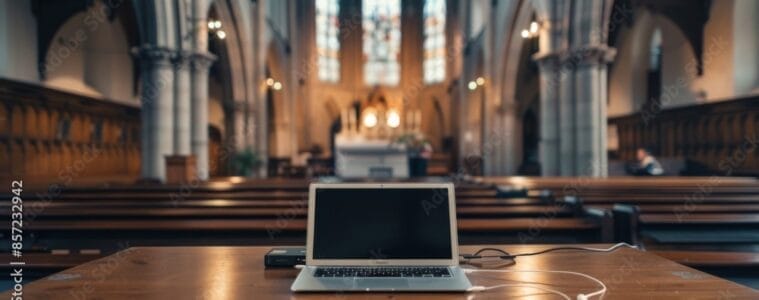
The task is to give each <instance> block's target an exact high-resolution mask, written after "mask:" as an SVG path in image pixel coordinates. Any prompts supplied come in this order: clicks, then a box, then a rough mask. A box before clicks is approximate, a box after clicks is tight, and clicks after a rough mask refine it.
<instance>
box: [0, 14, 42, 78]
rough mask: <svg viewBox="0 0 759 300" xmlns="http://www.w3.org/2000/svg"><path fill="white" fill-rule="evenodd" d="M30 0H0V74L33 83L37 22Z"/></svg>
mask: <svg viewBox="0 0 759 300" xmlns="http://www.w3.org/2000/svg"><path fill="white" fill-rule="evenodd" d="M30 6H31V0H0V77H5V78H10V79H15V80H22V81H29V82H37V81H38V80H39V75H38V72H37V22H36V20H35V18H34V16H33V15H32V10H31V7H30Z"/></svg>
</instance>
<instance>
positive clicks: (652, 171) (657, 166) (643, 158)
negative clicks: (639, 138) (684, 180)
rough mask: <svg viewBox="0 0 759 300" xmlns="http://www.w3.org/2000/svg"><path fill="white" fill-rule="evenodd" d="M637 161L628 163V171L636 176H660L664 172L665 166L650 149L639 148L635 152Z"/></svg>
mask: <svg viewBox="0 0 759 300" xmlns="http://www.w3.org/2000/svg"><path fill="white" fill-rule="evenodd" d="M635 157H636V159H637V161H635V162H633V163H631V164H628V167H627V173H629V174H630V175H635V176H660V175H663V174H664V168H662V166H661V163H659V161H658V160H656V158H655V157H654V155H653V154H652V152H651V150H650V149H647V148H638V150H637V152H636V153H635Z"/></svg>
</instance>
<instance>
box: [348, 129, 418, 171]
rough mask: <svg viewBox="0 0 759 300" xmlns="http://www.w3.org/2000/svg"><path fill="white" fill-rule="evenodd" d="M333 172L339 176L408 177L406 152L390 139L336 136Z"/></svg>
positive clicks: (401, 145) (400, 145)
mask: <svg viewBox="0 0 759 300" xmlns="http://www.w3.org/2000/svg"><path fill="white" fill-rule="evenodd" d="M335 149H336V152H337V155H336V160H335V175H337V176H338V177H341V178H408V177H409V167H408V166H409V164H408V152H407V151H406V146H405V145H403V144H397V143H393V142H392V141H390V140H368V139H364V138H356V139H348V138H345V137H338V138H337V140H336V143H335Z"/></svg>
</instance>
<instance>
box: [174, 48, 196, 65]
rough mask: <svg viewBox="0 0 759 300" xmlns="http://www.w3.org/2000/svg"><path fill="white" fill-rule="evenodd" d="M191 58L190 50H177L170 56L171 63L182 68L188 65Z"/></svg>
mask: <svg viewBox="0 0 759 300" xmlns="http://www.w3.org/2000/svg"><path fill="white" fill-rule="evenodd" d="M191 58H192V52H191V51H185V50H177V51H175V52H174V54H173V55H172V56H171V63H172V64H174V67H175V68H177V69H183V68H185V67H187V66H189V64H190V61H191Z"/></svg>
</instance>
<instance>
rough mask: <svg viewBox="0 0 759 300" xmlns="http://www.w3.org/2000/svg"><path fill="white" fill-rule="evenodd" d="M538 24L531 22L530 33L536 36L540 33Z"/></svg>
mask: <svg viewBox="0 0 759 300" xmlns="http://www.w3.org/2000/svg"><path fill="white" fill-rule="evenodd" d="M538 29H539V28H538V22H535V21H532V22H530V33H532V34H536V33H538Z"/></svg>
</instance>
